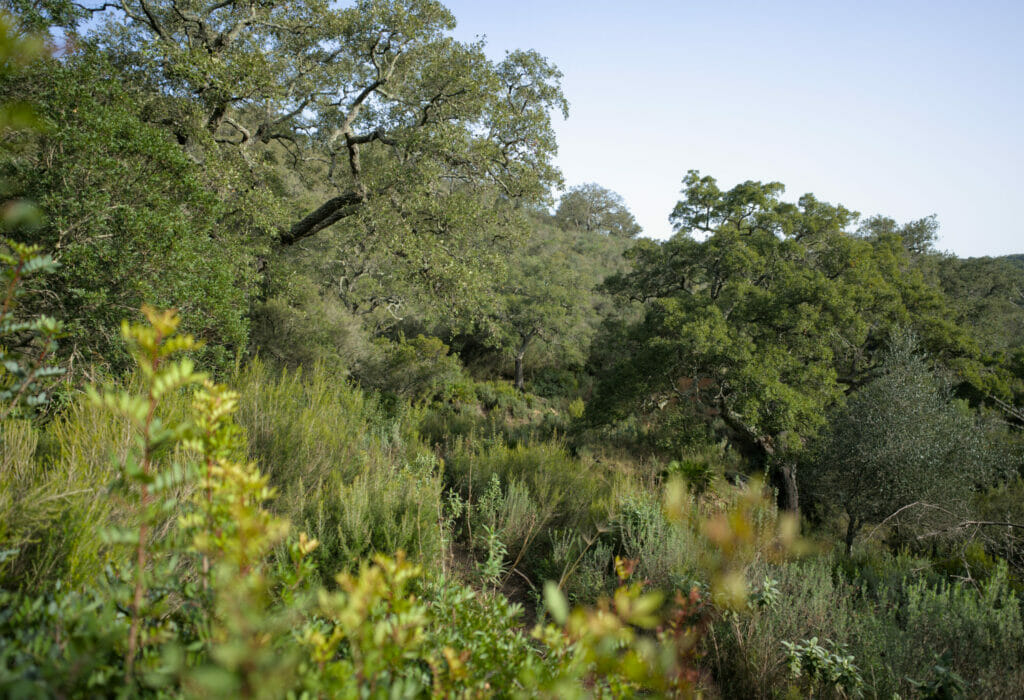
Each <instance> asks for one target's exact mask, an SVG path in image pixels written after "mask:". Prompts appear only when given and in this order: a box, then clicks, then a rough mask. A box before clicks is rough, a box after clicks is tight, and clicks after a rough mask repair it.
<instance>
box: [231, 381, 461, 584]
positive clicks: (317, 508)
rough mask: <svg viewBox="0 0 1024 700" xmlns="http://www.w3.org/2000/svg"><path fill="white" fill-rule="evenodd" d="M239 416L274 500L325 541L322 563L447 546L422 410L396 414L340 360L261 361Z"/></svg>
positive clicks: (337, 564)
mask: <svg viewBox="0 0 1024 700" xmlns="http://www.w3.org/2000/svg"><path fill="white" fill-rule="evenodd" d="M237 385H238V387H239V390H240V394H241V400H240V402H239V413H238V422H239V424H240V425H241V426H242V427H243V428H244V429H245V430H246V433H247V436H248V440H249V449H250V456H251V457H252V458H253V459H255V460H256V461H257V462H258V463H259V464H260V466H261V468H262V469H263V471H264V472H265V473H266V474H268V475H269V476H270V480H271V484H272V485H274V486H275V487H276V488H277V490H278V496H277V498H276V499H274V501H272V502H271V504H270V505H271V507H272V508H273V509H274V510H275V511H277V512H278V513H281V514H283V515H285V516H287V517H288V518H289V519H290V520H291V521H292V522H294V523H296V525H297V526H299V527H301V528H302V529H304V530H306V531H307V532H308V533H309V534H310V535H311V536H313V537H315V538H316V539H318V540H320V541H321V543H322V546H321V547H319V548H318V549H317V551H316V553H315V555H314V556H315V558H316V559H317V561H318V563H319V565H320V569H321V570H322V571H324V572H328V573H329V572H333V571H340V570H348V569H351V568H352V567H354V566H356V565H357V564H358V562H359V561H360V559H362V558H364V557H366V556H368V555H370V554H372V553H374V552H394V551H397V550H399V549H404V550H405V551H407V552H408V553H409V554H410V555H416V556H417V557H419V556H422V557H423V559H422V560H423V561H430V560H432V558H434V557H436V556H438V555H439V553H440V552H441V549H442V548H441V533H440V531H439V529H438V525H437V523H438V517H439V514H440V512H441V511H440V498H441V477H440V474H439V469H438V468H437V465H436V463H435V462H436V460H435V459H434V457H433V455H432V454H431V453H430V452H429V451H428V450H426V449H425V447H424V446H423V445H422V444H421V443H420V441H419V438H418V436H417V433H416V430H415V429H414V428H413V425H414V424H415V423H416V422H418V421H417V417H418V416H417V415H415V414H411V413H407V412H406V409H404V408H403V407H402V406H403V405H402V404H399V405H398V406H397V415H390V416H389V415H388V414H387V413H386V412H385V411H384V410H383V409H382V408H381V406H380V405H379V404H378V403H377V402H376V401H375V400H374V399H372V398H370V397H368V396H367V395H366V394H364V393H363V392H362V391H361V390H359V389H358V388H357V387H355V386H353V385H352V384H351V382H350V381H349V380H347V379H345V377H344V376H343V374H342V373H341V372H340V371H339V370H336V369H328V368H327V367H325V366H323V365H315V366H314V367H312V368H310V369H309V370H308V371H305V370H296V371H284V372H281V373H280V374H278V375H274V374H273V373H271V372H270V371H269V370H268V369H267V367H266V366H265V365H264V364H262V363H261V362H259V361H254V362H252V363H250V364H249V365H248V366H247V367H246V368H245V369H244V370H243V371H242V372H241V374H240V375H239V376H238V378H237Z"/></svg>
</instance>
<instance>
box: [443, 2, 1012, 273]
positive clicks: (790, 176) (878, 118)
mask: <svg viewBox="0 0 1024 700" xmlns="http://www.w3.org/2000/svg"><path fill="white" fill-rule="evenodd" d="M444 4H445V5H446V6H447V7H448V8H449V9H450V10H451V11H452V12H453V13H454V15H455V17H456V19H457V20H458V22H459V25H458V27H457V29H456V32H455V35H456V36H457V37H458V38H460V39H463V40H471V39H474V38H476V37H480V36H486V39H487V46H488V52H489V53H490V54H491V55H492V56H493V57H494V58H495V59H499V58H501V57H502V56H503V55H504V53H505V51H507V50H512V49H518V48H522V49H536V50H537V51H539V52H540V53H541V54H543V55H545V56H547V57H548V58H549V59H551V60H552V61H553V62H554V63H555V64H556V65H557V66H558V67H559V68H560V69H561V71H562V72H563V73H564V78H563V82H562V86H563V89H564V91H565V94H566V97H567V98H568V99H569V103H570V116H569V119H568V120H566V121H562V120H561V117H557V118H556V124H555V128H556V131H557V134H558V141H559V156H558V160H557V163H558V165H559V167H560V168H561V169H562V172H563V174H564V176H565V180H566V184H567V186H570V187H571V186H573V185H579V184H582V183H586V182H596V183H598V184H600V185H602V186H604V187H607V188H608V189H611V190H614V191H616V192H618V193H619V194H620V195H622V197H623V199H624V200H625V202H626V204H627V205H628V206H629V208H630V210H631V211H632V212H633V214H634V215H635V216H636V218H637V220H638V221H639V222H640V224H641V225H642V226H643V228H644V235H646V236H650V237H652V238H666V237H668V236H670V235H671V233H672V232H671V228H670V225H669V223H668V214H669V212H670V211H671V210H672V207H673V206H674V205H675V203H676V201H678V199H679V189H680V183H681V180H682V178H683V175H684V174H685V173H686V171H687V170H689V169H696V170H700V171H701V173H702V174H705V175H711V176H712V177H715V178H717V180H718V183H719V186H721V187H722V188H723V189H725V188H728V187H732V186H733V185H735V184H737V183H739V182H742V181H745V180H760V181H779V182H782V183H783V184H785V185H786V195H785V197H786V198H787V199H792V200H793V201H795V200H796V199H797V198H798V197H799V196H800V195H801V194H803V193H805V192H813V193H814V194H815V195H816V196H817V197H818V198H819V199H822V200H825V201H829V202H832V203H834V204H837V203H841V204H844V205H845V206H847V207H849V208H851V209H854V210H856V211H859V212H861V214H862V215H864V216H870V215H873V214H883V215H886V216H890V217H892V218H894V219H896V220H897V221H900V222H903V221H909V220H912V219H918V218H921V217H923V216H928V215H930V214H936V215H938V219H939V223H940V226H941V228H940V231H939V241H938V244H937V247H938V248H939V249H941V250H948V251H951V252H953V253H956V254H957V255H959V256H961V257H973V256H982V255H1004V254H1008V253H1024V219H1022V217H1021V215H1020V209H1021V205H1024V120H1022V116H1024V115H1022V112H1024V0H1016V1H1014V2H995V1H985V0H981V1H978V0H975V1H972V2H968V1H967V0H960V2H944V1H942V0H931V1H930V2H919V1H917V0H889V1H888V2H863V1H861V2H838V1H836V0H824V1H823V0H817V2H782V1H779V2H765V1H761V2H734V1H726V0H720V1H710V0H703V1H701V2H691V1H690V0H679V1H677V2H668V1H645V0H633V1H632V2H622V1H621V0H617V1H614V2H613V1H610V0H591V1H589V2H584V1H581V0H547V1H546V2H544V1H541V0H503V1H500V2H499V1H496V0H445V2H444Z"/></svg>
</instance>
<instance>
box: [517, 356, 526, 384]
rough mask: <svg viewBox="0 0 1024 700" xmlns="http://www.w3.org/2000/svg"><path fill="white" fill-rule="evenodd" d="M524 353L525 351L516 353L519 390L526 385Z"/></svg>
mask: <svg viewBox="0 0 1024 700" xmlns="http://www.w3.org/2000/svg"><path fill="white" fill-rule="evenodd" d="M524 354H525V353H523V352H518V353H516V389H518V390H519V391H523V390H524V388H523V387H524V382H523V355H524Z"/></svg>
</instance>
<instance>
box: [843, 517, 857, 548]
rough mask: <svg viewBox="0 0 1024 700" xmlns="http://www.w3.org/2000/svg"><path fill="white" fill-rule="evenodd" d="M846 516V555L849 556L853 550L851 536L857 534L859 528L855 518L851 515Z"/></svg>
mask: <svg viewBox="0 0 1024 700" xmlns="http://www.w3.org/2000/svg"><path fill="white" fill-rule="evenodd" d="M848 517H849V518H850V519H849V521H847V523H846V556H850V552H852V551H853V538H854V537H856V536H857V530H858V529H859V528H860V523H859V522H857V518H855V517H853V516H852V515H850V516H848Z"/></svg>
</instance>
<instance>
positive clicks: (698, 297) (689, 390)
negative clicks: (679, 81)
mask: <svg viewBox="0 0 1024 700" xmlns="http://www.w3.org/2000/svg"><path fill="white" fill-rule="evenodd" d="M783 190H784V188H783V186H782V184H781V183H777V182H770V183H761V182H754V181H748V182H744V183H741V184H739V185H737V186H736V187H734V188H732V189H730V190H727V191H723V190H721V189H720V188H719V187H718V185H717V183H716V181H715V180H714V179H713V178H711V177H707V176H701V175H700V174H699V173H697V172H696V171H690V172H689V173H688V174H687V176H686V178H685V180H684V190H683V194H684V198H683V199H682V200H681V201H680V202H679V203H678V204H677V205H676V208H675V210H674V211H673V214H672V217H671V219H672V222H673V224H674V225H675V228H676V230H677V231H678V233H677V234H676V235H675V236H674V237H673V238H672V239H670V240H669V241H666V242H665V243H663V244H658V243H655V242H649V241H643V242H641V243H639V244H638V245H637V246H635V247H634V248H633V249H632V250H631V251H629V253H628V255H629V256H630V257H631V259H632V260H633V264H634V269H633V271H632V272H629V273H627V274H624V275H618V276H615V277H612V278H611V279H609V281H608V283H607V288H608V289H609V290H610V291H612V292H614V293H617V294H620V295H623V296H625V297H629V298H632V299H635V300H637V301H640V302H643V303H644V304H645V308H646V313H645V318H644V320H643V321H642V322H640V323H638V324H636V325H634V326H633V327H631V328H630V329H628V331H627V336H628V340H627V341H626V342H627V345H626V347H627V348H628V350H627V351H626V352H624V353H621V354H620V356H619V357H618V358H617V359H616V360H615V361H614V367H612V368H609V369H610V372H609V374H608V375H607V377H606V379H605V381H604V382H603V383H602V389H601V391H600V392H599V397H598V400H597V402H596V403H595V405H594V407H593V410H594V412H595V414H600V413H602V412H611V414H612V415H614V414H615V413H616V411H620V412H621V411H623V410H635V408H636V407H638V402H640V404H641V405H647V406H649V407H660V408H662V409H664V408H665V407H666V406H677V405H683V406H688V407H694V406H696V407H697V408H698V409H699V410H698V411H697V415H699V416H701V417H702V419H703V420H706V421H707V422H709V423H711V424H715V425H720V426H721V429H722V430H723V431H724V432H725V433H726V434H727V435H728V436H729V437H730V438H731V439H732V440H733V441H734V443H735V444H736V445H737V447H738V448H740V449H741V450H742V451H743V452H744V453H745V454H747V455H749V456H751V457H753V458H754V459H755V460H756V461H759V462H761V463H763V464H767V465H771V466H772V467H773V470H774V472H775V474H776V478H777V485H778V487H779V489H780V492H781V494H782V501H783V503H784V504H785V505H786V506H787V507H790V508H795V507H796V505H797V490H796V481H795V475H794V473H793V470H795V466H794V465H793V464H792V460H791V457H790V456H789V455H792V454H795V453H797V452H799V450H801V449H802V448H803V447H804V445H805V444H806V441H807V440H808V439H809V438H812V437H813V436H814V435H816V434H817V432H818V431H819V430H820V429H821V428H822V427H823V426H824V424H825V420H826V419H825V415H826V412H827V410H828V408H829V407H830V406H832V405H834V404H836V403H837V402H839V401H841V400H842V398H843V396H844V395H845V393H846V392H847V391H848V390H849V389H851V388H853V387H856V386H859V385H860V384H863V383H864V382H866V381H868V380H869V378H870V377H871V376H872V375H873V373H874V372H875V371H876V367H877V362H878V360H877V353H878V351H879V350H880V349H881V348H882V347H884V344H885V342H886V339H887V337H888V334H890V333H891V332H893V330H895V329H898V328H900V327H902V326H908V327H911V328H914V329H917V330H918V332H919V333H921V335H922V338H923V339H925V344H926V346H927V347H928V348H929V349H931V348H935V350H936V352H937V354H939V355H940V356H941V357H943V358H946V359H947V360H948V361H949V362H950V364H952V365H955V366H958V367H965V368H966V367H974V366H975V365H974V364H972V363H971V358H972V357H974V356H975V355H976V354H977V348H976V346H974V345H973V344H972V343H971V341H970V339H969V337H968V336H967V334H966V333H965V332H964V331H963V329H962V328H960V327H958V326H957V325H956V324H955V323H953V322H952V321H950V320H949V318H948V317H949V314H948V311H947V308H946V307H945V305H944V300H943V297H942V295H941V293H940V292H938V291H937V290H936V289H935V288H934V287H932V286H931V285H929V284H927V282H926V281H925V280H924V279H923V277H922V276H921V273H920V272H919V271H918V270H916V269H915V268H914V267H913V266H912V265H911V264H910V261H909V258H908V255H909V253H908V252H907V250H906V248H905V247H904V245H903V244H902V241H901V239H900V238H899V237H898V234H893V235H890V236H888V237H887V236H882V237H880V238H879V239H878V240H876V241H868V240H866V239H864V238H862V237H858V236H856V235H853V231H852V227H853V225H854V224H855V223H856V221H857V214H856V213H855V212H853V211H850V210H848V209H846V208H845V207H843V206H841V205H831V204H827V203H825V202H821V201H819V200H817V199H816V198H815V197H814V196H813V195H804V196H803V197H801V198H800V199H799V201H798V202H797V203H795V204H793V203H789V202H785V201H783V200H782V199H781V195H782V193H783ZM696 235H701V236H703V239H702V240H699V239H698V238H696Z"/></svg>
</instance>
